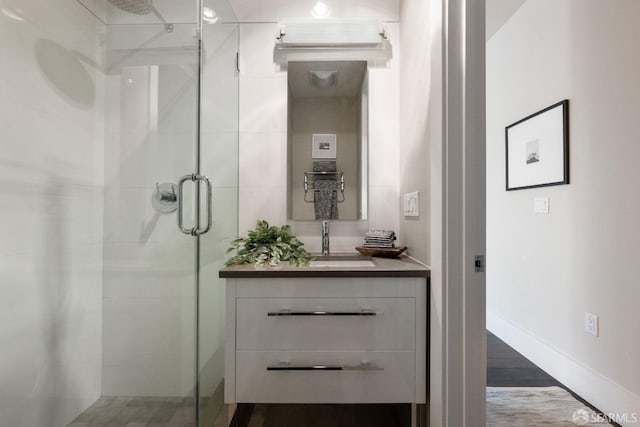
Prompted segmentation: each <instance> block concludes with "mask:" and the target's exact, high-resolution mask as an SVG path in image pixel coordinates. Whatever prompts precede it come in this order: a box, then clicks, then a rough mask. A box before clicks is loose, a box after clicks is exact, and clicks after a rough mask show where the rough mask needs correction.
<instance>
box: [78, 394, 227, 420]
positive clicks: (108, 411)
mask: <svg viewBox="0 0 640 427" xmlns="http://www.w3.org/2000/svg"><path fill="white" fill-rule="evenodd" d="M207 400H210V399H202V401H203V403H202V405H203V406H202V410H203V411H208V412H210V411H211V408H209V407H208V406H207ZM211 400H213V399H211ZM193 403H194V402H193V399H192V398H180V397H122V396H105V397H101V398H100V399H98V400H97V401H96V402H95V403H94V404H93V405H91V406H90V407H89V408H87V409H86V410H85V411H84V412H83V413H81V414H80V415H78V417H76V419H75V420H73V421H72V422H71V424H69V425H68V426H67V427H195V421H194V413H193ZM215 409H217V410H218V411H224V410H225V408H224V406H223V407H222V408H219V407H216V408H215ZM216 415H219V414H216ZM216 418H217V419H218V420H222V418H223V417H221V416H216ZM223 425H224V424H220V426H223ZM214 427H218V425H217V424H215V425H214Z"/></svg>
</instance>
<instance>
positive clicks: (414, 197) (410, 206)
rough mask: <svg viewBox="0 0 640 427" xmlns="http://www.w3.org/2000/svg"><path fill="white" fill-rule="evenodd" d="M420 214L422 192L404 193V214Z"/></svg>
mask: <svg viewBox="0 0 640 427" xmlns="http://www.w3.org/2000/svg"><path fill="white" fill-rule="evenodd" d="M419 215H420V193H419V192H417V191H415V192H413V193H407V194H405V195H404V216H419Z"/></svg>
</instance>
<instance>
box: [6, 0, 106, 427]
mask: <svg viewBox="0 0 640 427" xmlns="http://www.w3.org/2000/svg"><path fill="white" fill-rule="evenodd" d="M2 12H4V13H0V187H1V188H2V198H0V218H1V221H0V236H2V238H1V239H0V347H1V348H2V351H0V425H2V426H29V427H58V426H64V425H66V424H67V423H68V422H69V421H71V420H72V419H73V418H74V417H75V416H76V415H77V414H78V413H80V412H81V411H82V410H83V409H84V408H85V407H87V406H88V405H89V404H91V403H92V402H93V401H95V400H96V399H97V398H98V397H99V395H100V376H101V353H102V349H101V307H102V305H101V303H102V300H101V297H102V229H103V221H102V211H103V166H102V165H103V163H102V157H103V143H104V138H103V127H104V123H103V117H104V99H105V97H104V74H103V68H102V65H103V64H102V63H101V62H102V61H101V58H102V48H101V47H100V39H101V35H102V34H103V33H104V26H103V25H102V24H101V23H99V21H97V20H96V19H95V17H94V16H93V15H91V14H90V13H89V12H88V11H87V10H86V9H84V8H83V7H82V6H80V5H79V4H78V3H77V2H75V1H68V0H51V1H46V2H43V1H40V0H21V1H3V2H2Z"/></svg>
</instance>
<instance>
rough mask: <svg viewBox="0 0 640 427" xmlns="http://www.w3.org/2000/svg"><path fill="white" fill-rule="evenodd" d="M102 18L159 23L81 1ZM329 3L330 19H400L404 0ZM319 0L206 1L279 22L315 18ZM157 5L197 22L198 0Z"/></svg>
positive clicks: (239, 18)
mask: <svg viewBox="0 0 640 427" xmlns="http://www.w3.org/2000/svg"><path fill="white" fill-rule="evenodd" d="M78 1H79V2H80V3H81V4H83V5H84V6H85V7H86V8H87V9H89V10H90V11H91V12H92V13H93V14H94V15H95V16H96V17H97V18H98V19H100V20H101V21H102V22H103V23H105V24H110V25H119V24H123V25H128V24H157V23H159V21H158V18H157V17H156V15H155V14H153V13H149V14H147V15H136V14H133V13H128V12H124V11H122V10H120V9H118V8H117V7H115V6H113V5H112V4H111V3H109V1H108V0H78ZM322 1H323V2H324V3H326V4H327V5H328V6H329V9H330V15H329V17H330V18H358V19H360V18H362V19H364V18H370V19H379V20H382V21H398V20H399V16H400V14H399V11H400V0H348V1H343V0H322ZM316 2H317V0H204V1H203V5H204V7H209V8H211V9H213V10H214V11H215V12H216V14H217V15H218V16H219V17H220V19H221V21H222V22H279V21H282V20H286V19H291V18H311V17H312V15H311V9H312V8H313V6H314V5H315V4H316ZM153 5H154V7H155V9H156V10H157V11H158V13H159V14H160V15H162V17H163V18H164V19H165V20H166V21H167V22H170V23H173V24H180V23H194V22H195V21H196V16H197V10H196V9H197V2H196V1H195V0H153Z"/></svg>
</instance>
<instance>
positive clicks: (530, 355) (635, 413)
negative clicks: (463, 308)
mask: <svg viewBox="0 0 640 427" xmlns="http://www.w3.org/2000/svg"><path fill="white" fill-rule="evenodd" d="M487 329H488V330H489V331H491V332H492V333H493V334H494V335H496V336H497V337H498V338H500V339H501V340H503V341H504V342H506V343H507V344H509V345H510V346H511V347H513V348H514V349H516V350H517V351H518V352H519V353H521V354H522V355H524V356H525V357H526V358H527V359H529V360H531V361H532V362H533V363H535V364H536V365H538V366H539V367H540V368H542V370H544V371H545V372H547V373H548V374H549V375H551V376H552V377H554V378H555V379H557V380H558V381H560V382H561V383H562V384H564V385H565V386H567V387H569V388H570V389H571V390H572V391H573V392H574V393H576V394H577V395H579V396H580V397H582V398H583V399H584V400H586V401H587V402H589V403H591V404H592V405H593V406H595V407H596V408H598V409H599V410H601V411H602V412H604V413H606V414H611V415H612V418H614V420H615V418H617V421H616V422H618V424H620V425H622V426H630V427H638V426H640V396H638V395H636V394H634V393H633V392H631V391H630V390H627V389H626V388H624V387H622V386H621V385H619V384H617V383H615V382H613V381H612V380H610V379H609V378H607V377H605V376H603V375H602V374H600V373H598V372H596V371H594V370H593V369H591V368H589V367H588V366H584V365H582V364H580V363H578V362H577V361H575V360H573V359H572V358H571V357H570V356H568V355H566V354H564V353H562V352H560V351H559V350H558V349H556V348H554V347H552V346H550V345H549V344H548V343H545V342H542V341H540V340H539V339H538V338H537V337H536V336H534V335H533V334H531V333H530V332H529V331H526V330H524V329H522V328H520V327H519V326H517V325H515V324H513V323H511V322H509V321H507V320H505V319H503V318H501V317H499V316H497V315H495V314H493V313H490V312H488V311H487Z"/></svg>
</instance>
